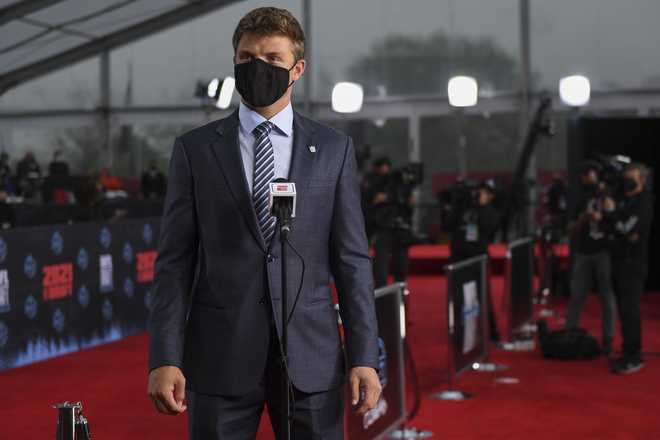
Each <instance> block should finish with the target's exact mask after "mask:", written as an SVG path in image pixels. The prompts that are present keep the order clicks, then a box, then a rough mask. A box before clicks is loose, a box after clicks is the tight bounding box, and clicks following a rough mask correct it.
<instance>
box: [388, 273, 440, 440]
mask: <svg viewBox="0 0 660 440" xmlns="http://www.w3.org/2000/svg"><path fill="white" fill-rule="evenodd" d="M397 284H398V285H399V287H400V288H401V298H402V303H403V307H404V312H403V314H402V315H401V316H402V318H401V319H402V320H403V327H402V337H403V347H404V350H405V351H404V362H405V365H407V366H408V367H409V369H410V375H411V379H412V390H411V392H412V393H413V394H414V395H415V397H414V399H415V401H414V402H413V408H412V410H410V411H408V410H407V405H406V418H405V419H404V421H403V422H402V423H401V425H400V426H399V427H398V429H395V430H394V431H392V432H391V433H390V435H389V438H391V439H420V438H429V437H433V433H432V432H431V431H427V430H420V429H417V428H415V427H414V426H410V425H409V424H408V422H410V421H411V420H412V419H414V418H415V416H416V415H417V412H418V411H419V408H420V406H421V400H422V399H421V393H420V390H419V380H418V378H417V367H416V365H415V359H414V358H413V354H412V350H411V349H410V342H409V340H408V337H407V335H408V332H407V331H406V329H407V323H408V321H407V318H408V305H409V302H408V298H409V297H410V290H409V289H408V286H407V285H406V283H397ZM406 395H407V382H406V389H404V398H405V396H406Z"/></svg>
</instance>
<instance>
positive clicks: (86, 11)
mask: <svg viewBox="0 0 660 440" xmlns="http://www.w3.org/2000/svg"><path fill="white" fill-rule="evenodd" d="M236 1H238V0H158V1H153V0H94V1H89V0H22V1H17V0H0V95H1V94H2V93H4V92H5V91H6V90H8V89H9V88H12V87H15V86H17V85H18V84H20V83H22V82H25V81H28V80H30V79H33V78H36V77H38V76H41V75H44V74H46V73H49V72H52V71H54V70H57V69H60V68H62V67H65V66H68V65H71V64H74V63H77V62H79V61H82V60H84V59H86V58H90V57H93V56H95V55H98V54H99V53H101V52H104V51H107V50H110V49H114V48H116V47H119V46H122V45H125V44H127V43H130V42H132V41H135V40H138V39H140V38H144V37H146V36H149V35H151V34H154V33H156V32H159V31H162V30H164V29H167V28H169V27H172V26H175V25H177V24H180V23H183V22H185V21H187V20H191V19H193V18H196V17H198V16H201V15H204V14H207V13H209V12H212V11H214V10H216V9H219V8H222V7H223V6H226V5H228V4H230V3H235V2H236Z"/></svg>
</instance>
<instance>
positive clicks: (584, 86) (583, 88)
mask: <svg viewBox="0 0 660 440" xmlns="http://www.w3.org/2000/svg"><path fill="white" fill-rule="evenodd" d="M559 97H560V98H561V101H562V102H563V103H564V104H566V105H568V106H570V107H582V106H585V105H587V104H588V103H589V98H590V97H591V84H590V83H589V78H587V77H586V76H582V75H572V76H567V77H564V78H562V79H561V80H559Z"/></svg>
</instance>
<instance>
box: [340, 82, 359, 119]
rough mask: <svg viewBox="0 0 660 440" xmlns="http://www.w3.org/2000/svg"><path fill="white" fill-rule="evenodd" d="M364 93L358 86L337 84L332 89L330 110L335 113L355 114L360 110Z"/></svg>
mask: <svg viewBox="0 0 660 440" xmlns="http://www.w3.org/2000/svg"><path fill="white" fill-rule="evenodd" d="M363 99H364V91H363V90H362V86H361V85H360V84H356V83H352V82H339V83H337V84H335V86H334V88H333V89H332V109H333V110H334V111H336V112H337V113H357V112H359V111H360V109H361V108H362V101H363Z"/></svg>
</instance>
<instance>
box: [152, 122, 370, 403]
mask: <svg viewBox="0 0 660 440" xmlns="http://www.w3.org/2000/svg"><path fill="white" fill-rule="evenodd" d="M238 129H239V120H238V112H235V113H234V114H232V115H231V116H229V117H228V118H225V119H221V120H219V121H215V122H212V123H210V124H207V125H205V126H203V127H199V128H196V129H194V130H192V131H189V132H188V133H185V134H184V135H182V136H180V137H178V138H177V139H176V141H175V143H174V148H173V151H172V158H171V160H170V167H169V177H168V185H167V196H166V198H165V209H164V213H163V219H162V226H161V233H160V241H159V246H158V258H157V260H156V276H155V281H154V283H155V285H154V293H155V295H154V301H153V305H152V311H151V318H150V322H149V332H150V349H149V367H150V369H154V368H157V367H160V366H164V365H174V366H178V367H180V368H181V369H182V370H183V372H184V375H185V376H186V380H187V385H188V387H190V388H191V389H192V390H193V391H197V392H202V393H207V394H220V395H241V394H245V393H248V392H250V391H252V390H254V389H255V387H256V386H257V384H258V382H259V381H260V380H261V379H262V377H263V373H264V370H265V367H266V360H267V355H268V344H269V334H270V322H271V316H274V318H275V322H276V325H277V330H278V332H281V325H282V317H281V305H280V299H281V264H282V260H281V258H280V246H279V235H278V234H276V235H275V237H274V238H273V240H272V242H271V245H270V246H269V248H267V247H266V245H265V244H264V241H263V239H262V237H261V233H260V231H259V228H258V223H257V218H256V214H255V212H254V208H253V203H252V198H251V195H250V194H249V190H248V185H247V181H246V177H245V172H244V169H243V165H242V162H241V160H242V159H241V155H240V150H239V142H238ZM310 146H315V147H316V151H315V152H312V151H310V148H309V147H310ZM289 180H290V181H292V182H295V184H296V190H297V193H298V196H297V209H296V217H295V218H294V219H293V220H292V223H291V224H292V232H291V234H290V237H289V238H290V242H291V243H292V245H293V246H294V247H295V249H296V250H297V251H298V252H299V253H300V254H301V256H302V257H303V258H304V263H305V270H304V276H303V270H302V269H303V267H302V264H301V262H300V259H299V258H297V257H296V256H295V254H293V253H291V252H289V257H288V261H287V262H286V264H287V267H288V280H287V283H288V291H287V292H288V297H289V301H288V306H289V313H290V314H291V310H293V309H294V303H295V301H294V300H295V297H296V293H297V292H298V291H299V288H300V287H301V286H302V288H301V289H300V295H299V297H298V301H297V303H296V305H295V312H294V313H293V315H291V318H290V321H289V327H288V330H289V332H288V336H289V340H288V343H289V347H288V354H289V370H290V374H291V380H292V382H293V384H294V385H295V386H296V387H297V388H298V389H300V390H301V391H304V392H319V391H325V390H328V389H331V388H334V387H336V386H339V385H340V384H341V383H342V382H343V380H344V376H345V374H344V373H345V362H344V359H345V356H344V352H343V350H342V345H341V340H340V335H339V332H338V328H337V321H336V313H335V311H334V309H333V303H332V298H331V290H330V280H331V276H332V277H333V278H334V280H335V283H336V286H337V291H338V297H339V303H340V307H341V315H342V321H343V325H344V329H345V336H346V341H345V347H346V351H347V353H346V358H347V359H348V363H349V367H354V366H367V367H374V368H376V366H377V357H378V344H377V322H376V314H375V306H374V293H373V281H372V271H371V260H370V258H369V255H368V245H367V240H366V236H365V228H364V218H363V214H362V210H361V206H360V188H359V182H358V175H357V165H356V156H355V150H354V148H353V145H352V141H351V139H350V138H349V137H347V136H346V135H345V134H343V133H340V132H338V131H336V130H334V129H332V128H329V127H326V126H324V125H321V124H319V123H317V122H315V121H312V120H310V119H308V118H305V117H303V116H301V115H300V114H298V113H295V112H294V138H293V152H292V163H291V171H290V175H289ZM301 283H302V284H301ZM264 298H266V301H265V302H264V301H263V299H264Z"/></svg>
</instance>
